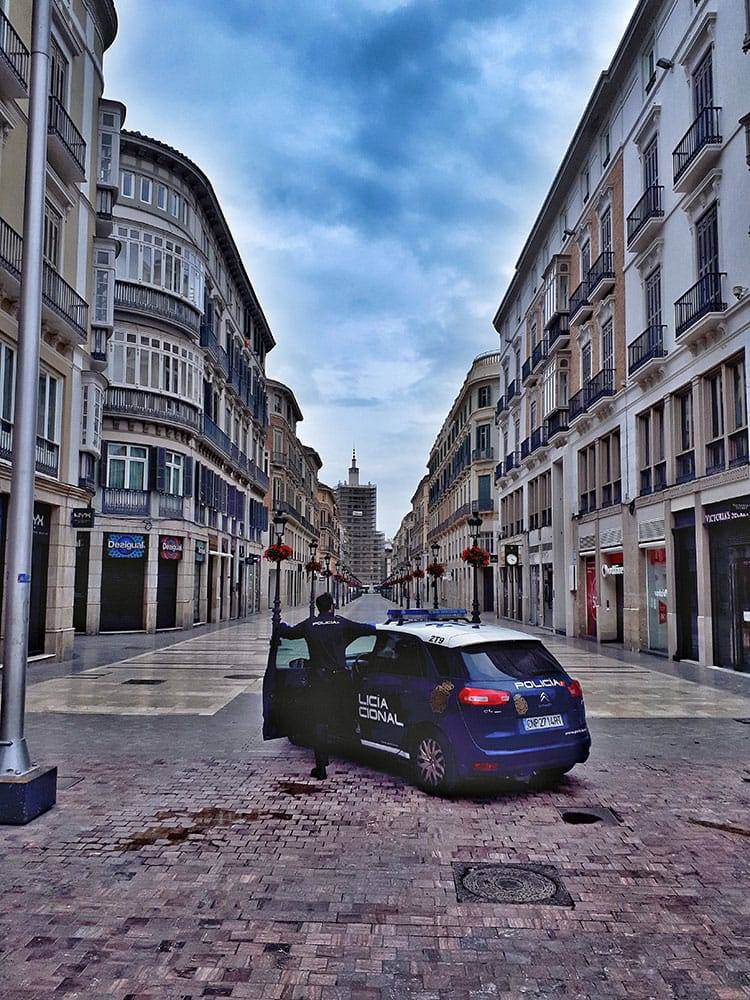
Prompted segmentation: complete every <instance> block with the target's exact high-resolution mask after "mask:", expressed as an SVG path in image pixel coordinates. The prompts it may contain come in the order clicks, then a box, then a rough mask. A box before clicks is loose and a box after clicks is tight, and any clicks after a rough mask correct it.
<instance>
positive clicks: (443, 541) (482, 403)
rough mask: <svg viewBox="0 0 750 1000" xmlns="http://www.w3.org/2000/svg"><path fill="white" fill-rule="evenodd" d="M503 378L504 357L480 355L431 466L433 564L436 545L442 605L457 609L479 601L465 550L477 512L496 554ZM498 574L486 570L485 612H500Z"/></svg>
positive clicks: (485, 540)
mask: <svg viewBox="0 0 750 1000" xmlns="http://www.w3.org/2000/svg"><path fill="white" fill-rule="evenodd" d="M499 373H500V354H499V353H498V352H497V351H489V352H486V353H484V354H480V355H478V356H477V357H476V358H475V359H474V361H473V362H472V365H471V367H470V369H469V371H468V372H467V374H466V378H465V379H464V382H463V385H462V386H461V389H460V391H459V393H458V395H457V396H456V399H455V400H454V402H453V405H452V406H451V408H450V410H449V412H448V415H447V416H446V418H445V420H444V421H443V426H442V427H441V429H440V433H439V434H438V436H437V438H436V439H435V443H434V444H433V446H432V449H431V450H430V456H429V460H428V463H427V467H428V481H427V484H426V489H427V508H426V537H425V541H426V544H427V547H428V548H429V549H430V561H431V559H432V546H433V545H435V544H437V545H438V546H439V555H438V561H439V562H441V563H442V564H443V566H444V567H445V570H446V574H445V576H444V577H443V579H442V581H441V583H440V587H441V594H442V600H443V602H444V603H447V604H449V605H450V606H452V607H465V608H468V607H470V606H471V602H472V599H473V576H472V570H471V568H470V567H469V566H467V565H466V564H465V563H464V562H463V561H462V559H461V553H462V552H463V550H464V549H465V548H467V547H468V546H470V545H471V543H472V535H471V531H470V528H469V526H468V524H467V521H468V519H469V517H471V516H472V513H478V514H479V516H480V517H481V518H482V528H481V529H480V538H479V543H480V545H481V546H482V547H483V548H485V549H487V550H488V551H489V552H490V553H491V554H493V555H494V553H495V538H496V536H497V525H496V523H495V498H494V491H493V474H494V469H495V444H494V413H495V407H496V405H497V394H498V379H499ZM423 490H424V487H423ZM412 506H414V500H412ZM495 569H496V567H495V566H494V564H493V565H490V566H488V567H487V568H486V569H483V570H480V586H479V602H480V609H481V610H482V611H494V610H495V606H496V573H495Z"/></svg>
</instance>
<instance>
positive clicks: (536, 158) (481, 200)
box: [106, 0, 635, 534]
mask: <svg viewBox="0 0 750 1000" xmlns="http://www.w3.org/2000/svg"><path fill="white" fill-rule="evenodd" d="M634 7H635V0H615V2H612V0H492V2H490V0H163V2H161V3H158V4H154V3H153V0H117V8H118V13H119V18H120V31H119V35H118V38H117V40H116V41H115V44H114V46H113V48H112V49H111V50H110V52H109V53H108V56H107V63H106V81H107V95H108V96H109V97H112V98H116V99H118V100H122V101H124V103H125V104H126V105H127V107H128V116H127V123H126V124H127V126H128V127H129V128H131V129H138V130H140V131H142V132H145V133H147V134H149V135H153V136H155V137H156V138H158V139H161V140H163V141H165V142H168V143H170V144H171V145H174V146H176V147H177V148H179V149H180V150H182V151H183V152H184V153H186V154H187V155H188V156H190V157H191V158H193V159H194V160H195V161H196V162H197V163H198V164H199V165H200V166H201V167H202V168H203V169H204V170H205V171H206V173H207V174H208V175H209V177H210V178H211V180H212V182H213V184H214V187H215V189H216V191H217V194H218V196H219V199H220V200H221V202H222V205H223V207H224V210H225V213H226V215H227V218H228V220H229V223H230V225H231V227H232V229H233V232H234V234H235V238H236V240H237V242H238V245H239V247H240V250H241V251H242V253H243V256H244V259H245V264H246V266H247V269H248V272H249V274H250V276H251V279H252V281H253V284H254V286H255V289H256V291H257V293H258V296H259V298H260V300H261V302H262V304H263V308H264V310H265V312H266V315H267V316H268V319H269V321H270V323H271V327H272V329H273V331H274V335H275V337H276V340H277V343H278V346H277V347H276V348H275V349H274V351H273V352H272V353H271V355H270V356H269V359H268V372H269V375H270V376H272V377H273V378H278V379H281V380H282V381H284V382H286V383H288V384H289V385H290V386H291V387H292V388H293V389H294V391H295V393H296V395H297V398H298V400H299V402H300V405H301V407H302V410H303V412H304V415H305V419H304V422H303V423H302V424H301V426H300V436H301V437H302V439H303V440H304V441H305V443H307V444H311V445H313V446H314V447H315V448H317V449H318V451H319V452H320V454H321V457H322V459H323V462H324V467H323V471H322V477H323V479H324V480H325V481H326V482H328V483H330V484H331V485H335V483H336V482H337V481H338V480H339V479H343V478H345V475H346V469H347V467H348V465H349V460H350V456H351V449H352V445H353V444H355V443H356V446H357V454H358V457H359V464H360V467H361V469H362V472H363V475H364V478H365V479H371V480H372V481H373V482H376V483H377V484H378V486H379V495H378V499H379V522H380V524H379V527H380V528H381V530H385V531H386V533H387V534H392V533H393V532H394V531H395V529H396V528H397V526H398V523H399V521H400V519H401V517H402V515H403V514H404V513H405V512H406V510H407V509H408V503H409V499H410V497H411V494H412V493H413V491H414V488H415V487H416V485H417V483H418V482H419V479H420V478H421V476H422V474H423V473H424V471H425V469H424V466H425V462H426V459H427V455H428V452H429V448H430V446H431V444H432V442H433V440H434V437H435V435H436V433H437V432H438V430H439V428H440V425H441V423H442V420H443V418H444V416H445V414H446V412H447V410H448V408H449V407H450V405H451V403H452V401H453V398H454V396H455V394H456V391H457V389H458V387H459V386H460V384H461V381H462V379H463V377H464V374H465V372H466V370H467V368H468V366H469V364H470V362H471V360H472V358H473V357H474V355H476V354H478V353H480V352H482V351H487V350H492V349H493V348H494V347H495V346H496V343H497V338H496V335H495V333H494V330H493V328H492V322H491V321H492V316H493V314H494V312H495V309H496V308H497V305H498V303H499V301H500V298H501V296H502V293H503V291H504V289H505V287H506V285H507V283H508V281H509V279H510V275H511V273H512V269H513V265H514V262H515V260H516V258H517V256H518V252H519V249H520V247H521V245H522V243H523V240H524V238H525V236H526V233H527V232H528V229H529V226H530V224H531V223H532V221H533V219H534V217H535V216H536V213H537V211H538V208H539V205H540V203H541V200H542V199H543V197H544V194H545V193H546V190H547V187H548V186H549V183H550V182H551V179H552V177H553V175H554V173H555V170H556V168H557V166H558V164H559V161H560V157H561V156H562V153H563V152H564V150H565V148H566V146H567V144H568V141H569V139H570V136H571V135H572V132H573V130H574V128H575V125H576V122H577V120H578V118H579V116H580V114H581V112H582V110H583V107H584V105H585V103H586V100H587V98H588V96H589V94H590V92H591V89H592V87H593V85H594V83H595V81H596V78H597V76H598V74H599V72H600V71H601V70H602V69H603V68H604V67H605V66H606V65H607V63H608V62H609V60H610V58H611V56H612V53H613V52H614V49H615V47H616V45H617V42H618V40H619V38H620V35H621V33H622V31H623V29H624V27H625V25H626V23H627V20H628V18H629V16H630V15H631V13H632V11H633V9H634Z"/></svg>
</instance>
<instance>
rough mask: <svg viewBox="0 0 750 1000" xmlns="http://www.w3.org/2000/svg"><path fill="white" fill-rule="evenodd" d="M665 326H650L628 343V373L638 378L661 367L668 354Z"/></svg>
mask: <svg viewBox="0 0 750 1000" xmlns="http://www.w3.org/2000/svg"><path fill="white" fill-rule="evenodd" d="M665 329H666V327H665V326H663V325H662V326H649V327H648V329H646V330H644V332H643V333H642V334H641V335H640V337H636V338H635V340H634V341H633V342H632V344H628V374H629V375H631V376H635V377H636V378H638V379H641V378H644V377H645V376H646V375H649V374H652V373H653V371H654V369H658V368H661V363H662V360H663V359H664V358H666V356H667V352H666V351H665V349H664V331H665Z"/></svg>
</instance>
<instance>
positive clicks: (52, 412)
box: [36, 372, 60, 442]
mask: <svg viewBox="0 0 750 1000" xmlns="http://www.w3.org/2000/svg"><path fill="white" fill-rule="evenodd" d="M59 394H60V382H59V381H58V379H56V378H55V377H54V375H48V374H47V373H46V372H42V373H41V374H40V375H39V396H38V399H37V408H36V432H37V434H38V435H39V437H42V438H46V439H47V441H55V442H59V437H58V413H59V406H60V398H59Z"/></svg>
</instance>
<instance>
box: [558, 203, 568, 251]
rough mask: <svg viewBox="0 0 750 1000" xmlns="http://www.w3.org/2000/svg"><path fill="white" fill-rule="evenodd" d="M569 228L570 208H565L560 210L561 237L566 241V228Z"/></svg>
mask: <svg viewBox="0 0 750 1000" xmlns="http://www.w3.org/2000/svg"><path fill="white" fill-rule="evenodd" d="M567 228H568V210H567V208H564V209H563V210H562V212H560V239H561V240H562V241H563V243H564V242H565V238H566V237H565V230H566V229H567Z"/></svg>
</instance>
